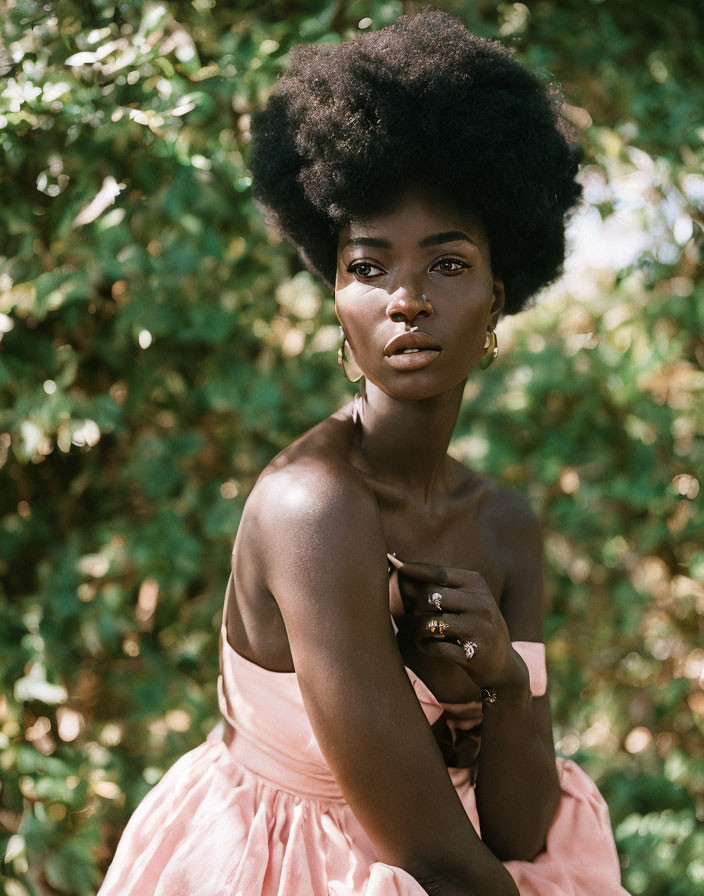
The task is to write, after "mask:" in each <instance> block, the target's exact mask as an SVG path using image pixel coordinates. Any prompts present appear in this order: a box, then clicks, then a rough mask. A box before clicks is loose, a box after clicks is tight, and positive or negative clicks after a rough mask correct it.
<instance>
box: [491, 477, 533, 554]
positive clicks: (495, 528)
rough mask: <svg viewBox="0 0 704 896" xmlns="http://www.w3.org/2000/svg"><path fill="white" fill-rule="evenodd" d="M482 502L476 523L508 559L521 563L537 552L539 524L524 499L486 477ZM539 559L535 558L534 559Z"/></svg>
mask: <svg viewBox="0 0 704 896" xmlns="http://www.w3.org/2000/svg"><path fill="white" fill-rule="evenodd" d="M481 478H482V483H483V488H484V500H483V502H482V505H481V509H480V519H481V522H482V524H483V525H485V526H487V527H488V528H489V529H490V530H491V531H492V532H495V533H496V536H497V537H498V538H499V539H500V540H501V543H502V544H503V545H504V546H505V547H506V549H507V553H509V549H510V557H509V558H508V559H510V558H513V559H515V560H518V561H520V562H521V564H522V563H523V561H524V560H525V558H526V556H533V555H534V554H535V551H536V548H538V549H539V548H540V545H541V534H540V523H539V522H538V518H537V517H536V515H535V513H534V512H533V510H532V508H531V506H530V504H529V503H528V501H526V499H525V498H524V497H523V496H522V495H519V494H518V493H517V492H514V491H513V490H512V489H510V488H507V487H506V486H505V485H503V484H502V483H500V482H498V481H497V480H495V479H492V478H491V477H489V476H483V477H481ZM538 559H539V558H538Z"/></svg>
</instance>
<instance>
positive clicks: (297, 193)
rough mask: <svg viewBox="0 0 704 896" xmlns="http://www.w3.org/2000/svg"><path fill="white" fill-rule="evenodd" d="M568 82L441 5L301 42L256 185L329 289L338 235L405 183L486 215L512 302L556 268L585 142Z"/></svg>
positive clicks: (515, 307)
mask: <svg viewBox="0 0 704 896" xmlns="http://www.w3.org/2000/svg"><path fill="white" fill-rule="evenodd" d="M560 108H561V95H560V93H559V91H558V90H557V89H556V88H554V87H552V86H547V87H546V86H544V85H543V84H542V83H541V82H540V81H539V80H538V79H537V78H536V77H535V76H534V75H532V74H531V73H530V72H529V71H527V69H525V68H524V67H523V66H522V65H521V64H520V63H519V62H517V61H516V60H515V59H514V58H513V56H512V55H511V53H510V52H509V51H508V50H507V49H506V48H505V47H503V46H502V45H501V44H500V43H498V42H497V41H490V40H486V39H484V38H480V37H477V36H476V35H474V34H472V33H471V32H469V31H468V30H467V29H466V28H465V26H464V25H463V24H462V22H460V20H459V19H456V18H455V17H454V16H451V15H449V14H447V13H445V12H441V11H439V10H426V11H424V12H420V13H418V14H416V15H413V16H404V17H402V18H400V19H399V20H398V21H397V22H396V23H395V24H393V25H391V26H390V27H388V28H383V29H381V30H379V31H374V32H368V33H365V34H363V35H361V36H359V37H357V38H355V39H354V40H350V41H346V42H344V43H340V44H336V45H329V44H328V45H313V46H298V47H296V48H295V49H294V50H293V51H292V54H291V64H290V68H289V70H288V71H287V73H286V74H284V75H283V76H282V77H281V78H280V79H279V80H278V82H277V83H276V85H275V86H274V89H273V91H272V93H271V96H270V98H269V100H268V103H267V105H266V106H265V108H264V109H262V110H261V111H259V112H258V113H257V114H256V116H255V118H254V121H253V129H252V133H253V139H252V146H251V155H250V167H251V170H252V176H253V178H252V183H253V194H254V198H255V201H256V202H257V203H258V205H259V206H260V207H261V208H262V209H263V211H264V213H265V215H266V216H267V217H268V219H269V221H270V222H271V223H272V224H273V225H274V227H276V228H277V229H278V230H279V231H280V232H281V233H283V234H284V236H286V237H287V238H288V239H289V240H290V241H291V242H292V243H293V245H294V246H295V247H296V248H297V249H298V251H299V253H300V255H301V258H302V259H303V261H304V263H305V264H306V266H307V267H308V268H309V269H310V270H311V271H312V272H313V273H314V274H316V275H317V276H319V277H320V278H321V279H322V280H323V281H324V282H325V283H326V284H328V285H329V286H330V287H331V288H334V283H335V272H336V266H337V240H338V235H339V232H340V230H341V229H342V228H343V227H344V226H346V224H348V223H349V222H350V221H352V220H355V219H360V218H363V217H365V216H368V215H371V214H374V213H378V212H380V211H382V210H383V209H385V208H389V207H390V206H391V204H392V203H393V202H394V201H395V200H396V199H398V198H399V197H400V196H401V195H402V194H403V192H404V191H405V190H407V189H408V188H410V187H421V188H425V189H430V190H432V191H433V194H434V195H440V196H442V197H443V198H446V199H447V200H448V201H450V202H454V203H455V204H456V206H457V207H459V208H461V209H466V210H467V211H468V212H471V213H473V214H476V215H478V217H479V219H480V220H481V221H482V223H483V225H484V227H485V229H486V232H487V236H488V238H489V245H490V248H491V255H492V268H493V271H494V274H495V276H497V277H500V278H501V279H503V282H504V288H505V294H506V306H505V308H504V313H506V314H515V313H516V312H518V311H520V310H521V309H522V308H523V307H524V306H525V304H526V302H527V300H528V299H529V298H530V297H531V296H533V295H534V294H535V293H536V292H537V291H538V290H539V289H541V288H542V287H543V286H545V285H547V284H548V283H550V282H551V281H552V280H554V279H555V277H556V276H557V275H558V273H559V270H560V267H561V265H562V262H563V260H564V253H565V219H566V215H567V214H568V212H569V211H570V209H571V208H572V207H573V206H574V205H575V203H576V202H577V200H578V199H579V196H580V193H581V188H580V186H579V184H578V183H577V182H576V181H575V175H576V173H577V169H578V165H579V161H580V158H581V151H580V148H579V146H578V145H577V144H576V143H575V142H573V141H572V140H571V138H570V134H569V131H568V128H567V126H566V124H565V122H564V121H563V119H562V118H561V114H560Z"/></svg>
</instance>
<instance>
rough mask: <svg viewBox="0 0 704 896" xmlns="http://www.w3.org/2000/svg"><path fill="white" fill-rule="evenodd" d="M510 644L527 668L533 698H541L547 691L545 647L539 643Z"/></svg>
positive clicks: (513, 642)
mask: <svg viewBox="0 0 704 896" xmlns="http://www.w3.org/2000/svg"><path fill="white" fill-rule="evenodd" d="M511 644H512V645H513V649H514V650H515V651H516V653H517V654H518V655H519V656H520V658H521V659H522V660H523V662H524V663H525V664H526V666H528V675H529V677H530V692H531V694H532V695H533V696H534V697H542V696H543V694H544V693H545V692H546V691H547V689H548V670H547V668H546V666H545V645H544V644H542V643H541V642H539V641H512V642H511Z"/></svg>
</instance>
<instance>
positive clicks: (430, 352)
mask: <svg viewBox="0 0 704 896" xmlns="http://www.w3.org/2000/svg"><path fill="white" fill-rule="evenodd" d="M441 352H442V348H441V346H440V343H439V342H438V341H437V340H436V339H433V337H432V336H430V334H428V333H423V332H421V331H419V330H416V331H415V332H413V333H399V334H398V335H397V336H394V337H393V338H392V339H389V341H388V342H387V343H386V345H385V346H384V356H385V358H386V361H387V363H388V364H390V365H391V366H392V367H395V368H396V369H397V370H418V369H419V368H421V367H427V365H428V364H431V363H432V362H433V361H434V360H435V359H436V358H437V357H438V355H439V354H440V353H441Z"/></svg>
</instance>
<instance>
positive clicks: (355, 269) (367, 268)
mask: <svg viewBox="0 0 704 896" xmlns="http://www.w3.org/2000/svg"><path fill="white" fill-rule="evenodd" d="M347 273H348V274H354V276H355V277H359V278H360V279H361V280H370V279H371V278H372V277H378V276H379V275H380V274H383V273H384V270H383V269H382V268H380V267H379V265H377V264H372V263H371V261H353V262H352V264H350V265H348V267H347Z"/></svg>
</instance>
